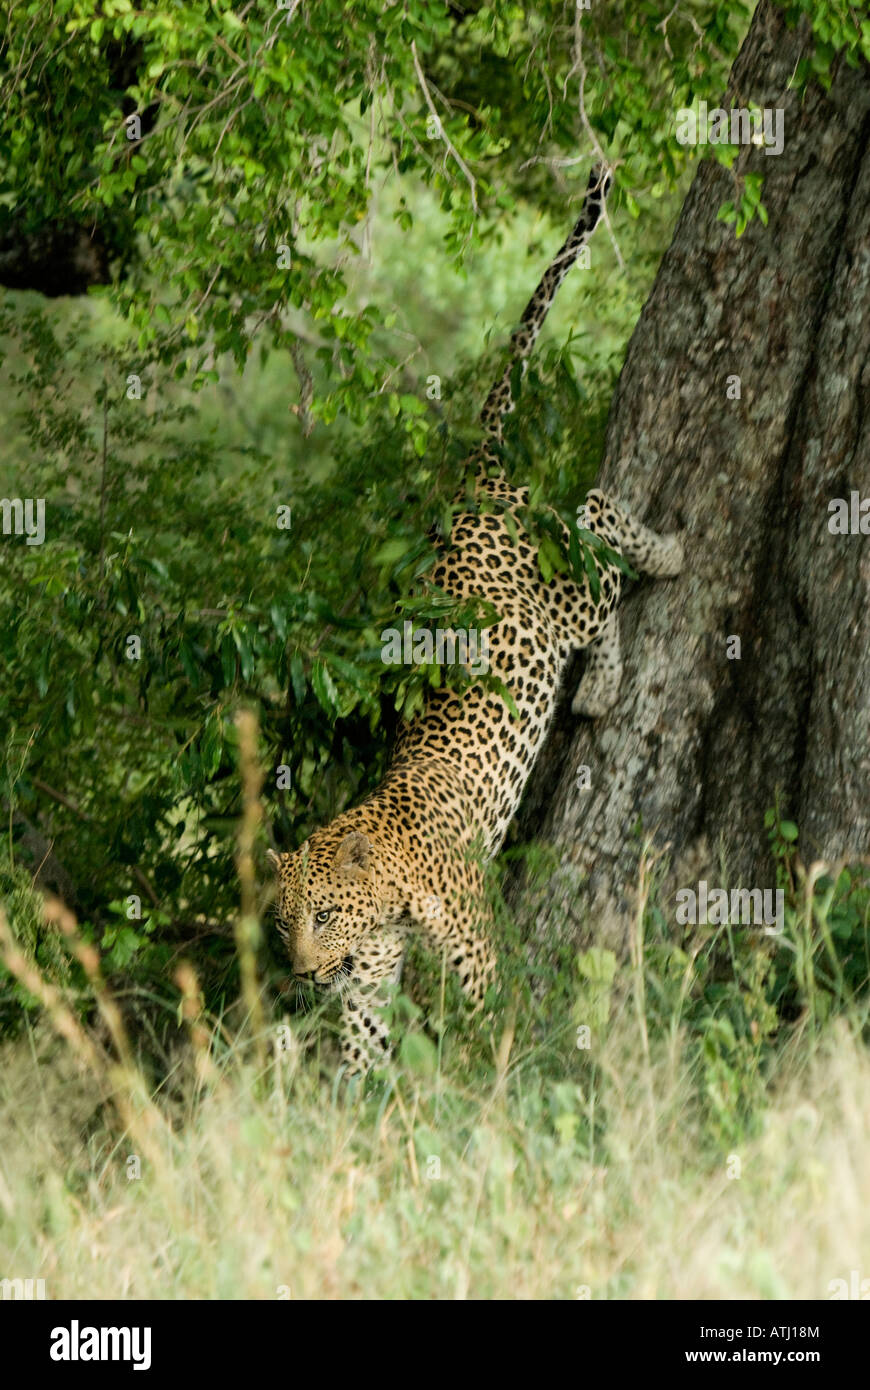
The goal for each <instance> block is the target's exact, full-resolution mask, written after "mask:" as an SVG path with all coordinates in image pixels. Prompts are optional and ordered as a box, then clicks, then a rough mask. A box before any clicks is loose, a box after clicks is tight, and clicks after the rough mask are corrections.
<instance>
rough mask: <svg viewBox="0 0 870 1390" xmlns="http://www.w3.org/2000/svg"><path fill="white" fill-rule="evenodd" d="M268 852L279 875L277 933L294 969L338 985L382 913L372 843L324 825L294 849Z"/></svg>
mask: <svg viewBox="0 0 870 1390" xmlns="http://www.w3.org/2000/svg"><path fill="white" fill-rule="evenodd" d="M269 855H270V858H271V860H272V862H273V864H274V865H275V869H276V872H277V877H278V884H277V893H276V904H275V918H276V924H277V927H278V934H279V935H280V937H281V939H282V941H283V942H284V945H285V946H286V947H287V954H288V955H289V957H290V964H291V966H292V969H293V973H294V974H295V975H298V976H300V977H301V978H303V979H307V980H310V981H312V982H313V983H314V984H316V985H337V984H339V983H340V982H341V980H342V979H345V978H347V976H349V975H350V973H351V971H352V969H353V953H354V950H355V948H356V947H357V946H358V944H359V942H360V941H361V940H363V938H364V937H366V936H368V934H369V933H370V932H371V931H373V930H374V929H375V927H377V926H378V925H379V923H380V919H381V915H382V911H381V904H380V901H379V898H378V894H377V891H376V886H375V874H374V855H375V849H374V846H373V845H372V842H371V841H370V840H369V838H368V836H367V835H364V834H363V833H362V831H360V830H350V831H347V830H346V828H345V829H344V830H342V829H338V828H336V830H333V828H332V827H331V826H326V827H325V828H324V829H323V830H317V831H315V832H314V834H313V835H312V836H311V838H310V839H308V840H306V841H305V843H304V844H303V845H301V846H300V848H299V849H297V850H296V851H295V852H294V853H292V854H274V853H273V852H272V851H271V850H270V851H269Z"/></svg>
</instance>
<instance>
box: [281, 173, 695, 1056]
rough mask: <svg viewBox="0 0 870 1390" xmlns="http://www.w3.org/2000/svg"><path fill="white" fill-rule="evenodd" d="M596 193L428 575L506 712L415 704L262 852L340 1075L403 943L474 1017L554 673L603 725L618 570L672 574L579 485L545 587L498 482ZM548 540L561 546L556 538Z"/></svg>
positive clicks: (608, 503) (519, 352)
mask: <svg viewBox="0 0 870 1390" xmlns="http://www.w3.org/2000/svg"><path fill="white" fill-rule="evenodd" d="M611 183H612V172H611V171H610V170H609V169H608V168H606V167H604V166H594V167H593V168H592V170H591V173H590V176H589V181H588V185H587V188H586V192H585V196H584V199H583V204H582V208H581V211H580V216H579V218H578V220H577V222H576V224H575V225H574V227H573V229H572V231H571V233H570V235H569V236H568V238H567V239H566V241H565V242H564V243H563V245H562V246H561V247H560V248H559V250H558V252H557V253H556V255H555V257H554V258H553V260H552V261H551V262H550V264H549V266H548V267H547V270H546V271H545V273H544V275H543V277H542V279H541V280H540V281H539V283H538V285H537V287H536V289H535V292H534V294H533V295H532V298H531V299H530V300H529V303H528V304H527V306H526V309H525V311H524V312H523V315H522V318H521V320H520V323H519V325H518V327H517V329H516V330H515V332H514V333H513V335H512V337H511V340H510V348H509V351H508V353H507V363H506V365H505V367H504V370H503V371H502V372H501V374H500V375H499V377H498V379H497V380H496V382H495V384H494V385H493V387H492V389H491V390H490V392H489V394H488V395H487V397H486V399H485V402H484V405H483V408H482V410H481V412H480V424H481V436H482V437H481V440H480V443H479V444H478V446H477V447H476V448H475V450H474V451H473V453H472V455H471V457H470V460H469V465H470V472H469V474H468V476H471V477H472V479H473V484H472V486H473V499H474V505H469V506H468V508H467V509H466V510H465V511H464V512H460V513H459V514H458V515H457V516H456V517H455V519H454V523H453V526H452V529H451V532H450V537H449V542H448V543H447V544H446V545H445V546H444V547H443V549H442V552H441V553H439V554H438V556H437V559H436V563H435V565H434V567H433V569H432V570H431V573H430V576H429V578H430V580H431V582H432V584H433V585H434V586H436V587H437V588H438V589H439V590H441V591H443V592H444V593H446V594H449V595H450V596H452V597H454V598H455V599H457V600H472V599H474V600H485V601H486V602H488V603H489V604H491V605H492V609H493V610H494V611H495V612H496V613H497V615H498V617H497V621H495V622H494V623H492V625H491V626H490V627H489V628H487V637H488V644H487V645H488V652H487V665H488V670H489V673H490V675H493V676H495V677H496V678H497V680H498V681H500V682H501V683H502V685H503V688H504V689H506V691H507V692H509V695H510V699H507V698H506V697H505V695H504V694H503V693H501V692H500V691H499V690H498V689H495V688H494V687H493V682H492V681H491V680H488V681H484V680H475V681H469V683H467V684H466V685H465V686H463V687H462V688H459V689H457V688H455V687H453V686H450V685H446V684H444V685H442V686H441V687H440V688H438V689H435V688H432V689H430V690H429V692H428V694H427V696H426V698H425V700H424V704H423V707H422V709H420V710H419V711H418V712H417V713H416V715H415V716H414V717H413V718H412V719H410V720H409V721H407V722H406V723H405V724H403V725H402V727H401V728H400V730H399V732H398V735H397V738H396V741H395V746H394V749H393V752H392V756H391V760H390V762H389V764H388V767H387V770H386V772H385V775H384V777H383V780H382V781H381V782H380V784H379V785H378V786H377V787H376V788H375V789H374V790H373V791H372V792H371V793H370V794H369V795H367V796H366V797H365V798H364V799H363V800H362V801H361V802H360V803H359V804H358V805H357V806H354V807H352V808H351V809H348V810H346V811H344V812H343V813H342V814H340V815H338V816H336V818H335V819H334V820H332V821H331V822H330V823H329V824H328V825H326V826H324V827H322V828H320V829H317V830H315V831H314V832H313V833H312V834H311V835H310V836H309V837H308V838H307V839H306V840H305V841H304V843H303V844H301V845H300V846H299V847H298V848H297V849H296V850H293V851H289V852H281V853H278V852H275V851H274V850H270V851H269V855H270V859H271V861H272V863H273V865H274V870H275V875H276V884H275V920H276V927H277V931H278V934H279V937H280V939H281V942H282V943H283V947H284V948H285V950H286V952H287V955H288V956H289V960H290V964H291V968H292V971H293V974H294V975H295V977H296V978H297V979H298V980H301V981H307V982H309V983H311V984H313V985H315V986H318V987H319V988H321V989H323V990H325V991H332V992H337V993H338V994H339V996H340V1001H341V1030H340V1052H341V1065H342V1066H343V1067H344V1068H345V1070H346V1072H347V1073H348V1075H351V1076H353V1075H358V1074H360V1073H366V1072H369V1071H370V1070H371V1069H372V1068H377V1067H378V1066H383V1065H384V1064H385V1062H386V1060H387V1058H388V1057H389V1056H390V1054H391V1051H392V1048H393V1045H394V1040H393V1038H392V1036H391V1031H390V1027H389V1026H388V1023H387V1021H386V1014H387V1011H386V1010H385V1009H384V1000H385V997H386V996H387V995H388V993H389V991H390V989H395V988H396V987H397V986H398V984H399V982H400V980H401V975H402V966H403V961H404V959H405V956H406V952H407V950H408V946H409V944H410V941H411V939H412V938H415V939H417V940H419V941H420V942H421V943H422V945H423V947H424V949H426V948H428V949H430V950H431V951H433V952H435V953H437V954H438V955H439V956H440V957H441V958H442V959H443V960H444V961H445V962H446V966H447V967H449V969H450V970H451V971H452V972H454V973H455V975H456V976H457V977H458V980H459V984H460V986H461V990H462V992H463V994H464V996H465V998H466V1000H467V1001H468V1006H469V1012H470V1014H471V1015H472V1017H473V1016H474V1015H476V1014H480V1013H483V1015H484V1016H485V1017H486V1016H490V1017H491V1012H490V1014H489V1015H487V1013H486V1007H487V1001H488V1000H490V1001H491V998H492V996H491V995H489V996H488V993H487V992H488V990H489V987H490V985H491V984H492V983H493V981H494V976H495V968H496V960H497V952H496V936H497V933H496V924H495V919H494V913H493V907H492V896H491V894H490V893H489V892H488V891H487V882H486V873H487V866H488V865H489V863H490V861H491V860H492V859H493V858H494V857H495V856H496V855H497V854H498V852H499V850H500V849H501V847H502V845H503V843H504V839H505V835H506V833H507V829H508V826H509V825H510V823H511V821H512V819H513V817H514V815H515V813H516V811H517V808H518V806H519V803H520V799H521V797H522V795H523V790H524V788H525V785H526V782H527V780H528V778H529V775H530V773H531V771H532V768H533V767H534V765H535V761H536V758H537V756H538V753H539V752H540V749H541V746H542V744H543V742H544V739H545V737H546V735H547V732H548V729H549V726H550V724H551V721H552V719H553V716H554V712H555V710H556V706H557V701H558V699H559V696H560V690H561V684H562V679H563V676H564V674H565V672H566V668H567V667H568V664H569V662H570V660H571V658H572V656H573V654H574V653H575V652H576V651H577V650H581V651H583V652H584V653H585V667H584V670H583V674H582V677H581V679H580V683H579V685H578V687H577V690H576V692H575V694H574V697H573V701H572V703H571V710H572V712H573V713H574V714H575V715H577V716H585V717H588V718H593V719H597V718H600V717H602V716H603V715H605V714H606V713H607V711H608V710H609V709H610V708H611V707H612V706H613V704H614V703H615V701H616V700H617V698H618V695H619V688H620V683H621V678H622V661H621V657H620V643H619V627H618V613H617V605H618V602H619V599H620V596H621V593H622V590H623V587H624V580H625V573H624V569H625V562H627V564H628V565H629V566H631V567H632V569H633V570H634V571H636V572H638V573H640V574H647V575H651V576H654V577H657V578H675V577H676V576H677V575H678V574H679V573H680V571H681V569H682V566H683V559H684V546H683V540H682V537H681V535H680V534H679V533H677V532H670V533H667V534H663V535H659V534H657V533H656V532H654V531H652V530H650V529H649V528H647V527H646V526H644V525H642V524H641V523H640V522H638V521H637V520H635V519H634V518H633V517H632V516H631V515H630V514H629V512H628V510H627V509H626V508H625V507H624V506H623V505H622V504H621V503H620V502H619V501H617V500H616V499H614V498H612V497H609V496H607V495H605V494H604V493H603V492H601V491H600V490H598V489H595V488H593V489H592V490H590V491H589V492H588V493H587V496H586V499H585V504H584V512H583V517H582V520H583V525H584V528H585V531H586V533H587V535H588V534H589V533H591V535H592V537H595V538H598V541H599V546H598V548H595V547H593V548H592V551H591V554H592V556H593V560H592V563H593V565H594V569H595V574H596V576H597V583H596V582H595V581H594V579H593V578H592V576H591V575H590V574H589V573H586V574H585V576H584V578H583V579H578V578H577V577H576V575H575V574H574V573H573V572H571V573H566V572H565V571H563V570H560V571H557V572H556V573H552V574H551V576H550V577H549V579H546V580H545V578H544V575H543V572H542V568H541V565H540V564H539V560H538V547H537V544H536V542H535V541H534V539H533V538H532V536H531V535H530V534H529V530H528V527H527V526H526V525H525V524H524V516H527V515H528V513H527V511H526V509H527V508H528V505H529V488H528V487H523V486H519V487H518V486H515V485H513V484H512V483H511V482H509V481H508V479H507V478H506V476H505V472H504V466H503V450H502V447H501V446H502V442H503V438H504V436H503V430H504V425H505V421H506V419H507V416H508V415H509V414H510V413H511V412H512V411H514V410H515V409H516V394H517V393H516V391H515V383H516V384H518V379H517V377H516V375H515V372H516V368H517V365H518V364H519V365H520V369H521V373H522V371H525V370H526V368H527V366H528V362H529V358H530V355H531V353H532V350H533V348H534V345H535V342H536V340H537V338H538V335H539V333H540V330H541V326H542V324H543V323H544V320H545V318H546V315H547V312H548V310H549V308H550V306H551V304H552V303H553V300H554V298H555V295H556V292H557V291H558V289H559V287H560V285H561V284H562V282H563V280H564V279H565V276H566V275H567V274H568V271H569V270H570V269H571V267H572V266H573V265H574V264H575V262H576V261H577V259H578V257H579V255H580V252H581V250H582V249H583V247H584V246H585V245H586V244H587V242H588V240H589V238H590V237H591V235H592V233H593V232H594V230H595V228H596V226H597V225H598V224H599V222H600V221H601V218H602V215H603V212H604V207H605V200H606V198H607V195H608V192H609V190H610V187H611ZM466 495H467V493H466ZM558 525H559V526H560V527H561V532H562V540H563V543H564V545H565V547H566V549H567V547H568V545H569V544H570V534H569V527H568V525H567V524H566V523H565V522H564V521H562V520H561V519H560V520H559V522H558ZM620 557H621V559H622V561H623V563H620V562H619V561H620ZM490 1009H491V1003H490Z"/></svg>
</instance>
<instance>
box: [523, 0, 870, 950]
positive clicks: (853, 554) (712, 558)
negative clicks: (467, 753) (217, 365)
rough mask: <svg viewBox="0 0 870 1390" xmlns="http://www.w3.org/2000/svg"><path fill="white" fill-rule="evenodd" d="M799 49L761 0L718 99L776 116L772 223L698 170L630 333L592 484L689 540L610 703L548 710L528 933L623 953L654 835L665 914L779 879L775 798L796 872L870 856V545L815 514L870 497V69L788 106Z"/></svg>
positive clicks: (640, 618) (844, 73) (646, 616)
mask: <svg viewBox="0 0 870 1390" xmlns="http://www.w3.org/2000/svg"><path fill="white" fill-rule="evenodd" d="M809 43H810V37H809V33H808V30H807V29H806V28H804V27H801V28H800V29H798V30H792V29H789V28H787V27H786V25H785V22H784V20H783V17H782V12H781V11H780V10H778V9H777V8H776V7H775V6H773V5H772V4H770V3H769V2H768V0H762V3H761V4H760V6H759V8H758V10H757V11H756V13H755V17H754V19H753V22H752V25H751V28H750V31H749V33H748V35H747V38H746V41H745V43H744V45H743V48H742V50H741V52H740V54H739V56H738V58H737V60H736V62H735V65H734V68H733V71H732V74H731V79H730V83H729V90H728V94H727V96H726V98H725V99H724V100H723V102H722V106H723V107H724V108H725V109H727V110H730V109H731V108H732V107H741V106H743V107H745V106H746V105H747V104H748V102H749V101H753V102H755V103H756V104H757V105H759V106H761V107H762V108H764V107H770V108H776V107H781V108H784V111H785V116H784V136H785V140H784V149H783V152H782V153H781V154H780V155H778V156H772V155H766V154H765V153H764V152H763V151H762V150H759V149H755V148H750V150H748V151H747V152H744V153H743V154H742V155H741V158H740V161H739V163H742V162H743V160H744V159H746V167H747V168H748V169H750V170H757V171H759V172H761V173H762V174H763V175H764V188H763V192H762V200H763V202H764V204H765V206H766V208H767V211H768V213H769V219H770V220H769V225H768V226H767V227H764V226H763V225H762V224H761V223H760V221H758V220H757V219H754V220H753V221H752V222H751V223H750V225H749V227H748V228H747V230H746V232H745V233H744V235H743V236H742V238H740V239H737V238H736V237H735V234H734V228H733V227H732V226H727V225H726V224H725V223H723V222H720V221H717V212H718V210H719V208H720V206H721V205H722V203H723V202H725V201H726V200H728V199H729V198H731V197H733V188H732V179H731V175H730V174H729V172H728V171H727V170H725V169H723V168H722V167H721V166H720V165H718V164H717V163H715V162H714V161H712V160H705V161H704V162H703V163H702V164H701V165H700V167H699V169H698V172H697V175H696V177H695V180H694V183H693V185H692V188H691V191H690V193H689V196H688V198H687V200H686V203H685V206H684V208H683V210H682V214H681V216H680V219H679V223H678V225H677V229H676V232H675V234H674V239H673V242H672V244H671V246H670V248H669V250H668V252H667V254H666V255H665V257H664V259H663V261H662V264H661V267H660V270H659V273H658V276H657V279H656V282H655V285H654V287H653V291H652V293H651V295H650V298H649V300H648V302H647V304H646V306H645V307H644V310H643V313H642V315H641V317H640V320H639V322H638V325H637V328H636V330H635V332H634V335H633V337H632V340H631V343H630V345H629V349H628V354H627V357H626V361H625V364H624V367H623V370H622V374H621V376H620V380H619V384H618V387H617V390H616V394H615V397H614V401H613V406H612V410H611V414H610V419H609V424H608V432H607V443H606V449H605V458H604V462H603V466H602V469H601V475H600V482H599V483H598V486H600V487H602V488H604V489H605V490H606V491H609V492H611V493H613V494H614V495H615V496H617V497H620V498H622V499H623V500H624V501H625V502H626V503H627V504H628V505H629V506H630V507H631V508H632V509H633V510H634V511H635V512H636V514H637V515H638V517H639V518H640V519H641V520H644V521H646V522H648V523H649V524H650V525H651V526H653V527H655V528H656V529H657V530H660V531H662V530H671V529H684V530H685V541H686V552H687V561H686V568H685V570H684V573H683V575H682V576H681V577H680V578H679V579H677V580H675V581H663V580H659V581H645V582H644V583H643V585H642V586H637V587H636V590H635V592H634V593H633V594H632V595H631V597H630V598H629V599H628V601H627V602H626V603H625V604H624V606H623V608H622V641H623V650H624V658H625V677H624V684H623V688H622V693H621V696H620V700H619V702H618V704H617V705H616V707H615V708H614V709H613V710H612V711H611V712H610V714H609V715H608V716H606V717H605V718H603V719H601V720H599V721H597V722H596V723H594V724H591V723H589V722H588V721H582V723H581V724H580V725H579V726H578V724H577V722H576V720H573V719H572V716H571V714H570V712H569V711H568V710H567V702H566V704H565V706H564V707H563V710H562V711H561V712H560V715H559V716H558V718H557V725H556V728H555V730H554V733H553V736H552V738H551V740H550V742H549V744H548V747H547V749H546V750H545V753H544V755H543V757H542V760H541V762H540V763H539V765H538V767H537V769H536V772H535V774H534V778H533V782H532V784H531V786H530V788H529V795H528V797H527V800H526V803H525V807H524V810H523V815H522V821H521V823H520V833H521V835H523V836H524V837H526V838H527V837H531V836H537V837H538V838H543V839H544V840H547V841H550V842H552V843H554V844H555V845H556V846H557V848H558V851H559V854H560V857H561V859H562V862H563V865H564V868H565V872H564V874H563V875H562V876H557V882H556V883H554V884H552V885H550V888H549V894H548V901H547V904H546V906H545V907H544V908H542V909H541V910H540V911H539V913H538V922H537V926H538V931H539V932H540V934H541V936H542V937H543V936H544V935H545V933H548V932H549V933H552V931H553V929H554V928H556V929H557V930H559V931H560V932H561V934H562V935H565V933H566V932H567V934H568V936H569V937H570V936H572V935H573V937H575V938H576V937H577V936H584V935H586V934H587V933H590V932H591V933H594V935H595V937H596V939H597V940H604V941H606V942H608V943H609V944H611V945H616V946H617V948H618V947H620V946H624V942H625V932H626V927H627V923H628V921H629V915H630V913H631V910H632V902H633V886H634V885H636V883H637V876H638V860H639V852H640V846H641V838H642V837H643V838H648V839H650V840H651V841H652V843H653V844H654V845H655V846H657V847H659V848H663V847H664V846H665V845H669V846H670V850H669V852H668V855H667V856H666V860H665V862H666V863H670V866H671V867H670V870H669V871H667V872H666V881H665V890H664V894H663V902H664V903H665V904H667V902H668V901H670V902H673V896H672V894H673V890H674V888H675V887H677V886H684V887H692V886H694V885H695V884H696V883H697V880H698V878H699V877H707V878H708V880H709V881H711V884H716V885H717V886H723V887H758V888H764V887H773V886H774V875H773V865H772V861H771V859H770V857H769V853H768V845H767V834H766V831H765V829H764V813H765V811H766V810H767V809H768V808H769V807H772V806H773V805H774V804H775V803H778V805H779V810H780V813H781V815H782V816H783V817H786V816H787V817H788V818H789V819H791V820H793V821H795V822H796V823H797V824H798V826H799V829H800V840H799V848H800V850H801V853H802V856H803V858H804V859H805V861H806V862H810V861H811V860H812V859H815V858H824V859H828V860H830V859H836V858H837V857H839V856H845V855H866V854H867V852H868V849H870V601H868V600H870V592H868V591H870V536H868V535H861V534H847V535H840V534H832V533H831V531H830V530H829V524H828V523H829V516H830V514H829V503H830V502H831V501H832V500H833V499H834V498H842V499H844V500H845V501H846V502H847V503H848V502H849V501H850V498H851V494H852V493H853V492H858V493H859V494H860V497H861V498H863V499H870V149H868V146H870V140H868V137H870V71H868V68H867V66H866V64H862V65H861V66H860V67H859V68H851V67H849V66H847V65H846V64H845V63H843V62H839V63H838V64H837V66H836V68H835V71H834V73H833V82H832V85H831V89H830V91H828V92H826V91H824V90H823V89H822V88H821V87H819V86H816V85H815V84H813V85H811V86H810V87H809V88H808V90H807V91H806V93H805V95H804V97H803V98H801V97H799V96H798V95H796V94H795V93H794V92H792V91H788V90H787V87H788V81H789V78H790V76H791V74H792V73H793V71H794V69H795V66H796V64H797V61H798V59H799V56H800V55H801V53H802V52H805V51H806V50H807V47H808V45H809ZM747 155H748V158H747ZM734 376H739V378H740V385H741V396H740V399H739V400H730V399H728V397H727V396H726V385H727V379H728V378H729V377H734ZM732 393H733V388H732ZM868 512H870V505H868ZM865 525H868V527H870V516H868V517H867V518H866V520H865ZM729 637H739V639H740V646H741V650H740V657H739V659H729V656H728V648H729V643H728V639H729ZM731 650H732V651H733V650H734V644H733V643H732V644H731ZM581 765H586V766H588V767H589V769H590V775H591V789H590V790H588V791H582V790H580V791H578V790H577V769H578V768H579V767H580V766H581ZM544 808H546V809H544ZM639 822H640V825H641V826H642V837H641V835H639V834H638V823H639ZM722 855H724V860H723V859H722V858H721V857H720V856H722ZM723 862H724V864H725V869H724V870H723V868H722V864H723ZM725 875H727V881H726V880H725V877H724V876H725ZM564 923H567V925H559V926H558V927H557V926H556V924H564Z"/></svg>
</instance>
